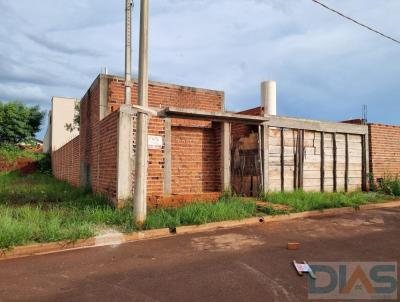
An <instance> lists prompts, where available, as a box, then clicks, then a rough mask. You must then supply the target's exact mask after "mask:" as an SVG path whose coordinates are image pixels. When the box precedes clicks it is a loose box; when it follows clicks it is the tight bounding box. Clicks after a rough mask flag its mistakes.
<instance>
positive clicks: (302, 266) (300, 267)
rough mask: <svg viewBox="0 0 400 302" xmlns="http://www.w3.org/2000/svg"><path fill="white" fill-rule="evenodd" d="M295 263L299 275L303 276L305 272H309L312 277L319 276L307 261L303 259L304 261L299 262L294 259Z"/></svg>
mask: <svg viewBox="0 0 400 302" xmlns="http://www.w3.org/2000/svg"><path fill="white" fill-rule="evenodd" d="M293 265H294V268H295V269H296V271H297V274H298V275H299V276H303V274H304V273H308V274H309V275H310V277H311V278H313V279H316V278H317V277H316V276H315V274H314V272H313V270H312V269H311V267H310V265H309V264H308V263H307V262H305V261H303V263H297V262H296V260H293Z"/></svg>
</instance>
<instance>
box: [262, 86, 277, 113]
mask: <svg viewBox="0 0 400 302" xmlns="http://www.w3.org/2000/svg"><path fill="white" fill-rule="evenodd" d="M261 106H262V107H264V115H276V82H275V81H264V82H262V83H261Z"/></svg>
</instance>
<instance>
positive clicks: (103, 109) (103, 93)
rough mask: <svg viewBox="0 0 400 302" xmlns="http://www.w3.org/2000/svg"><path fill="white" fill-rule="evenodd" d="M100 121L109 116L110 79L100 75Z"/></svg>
mask: <svg viewBox="0 0 400 302" xmlns="http://www.w3.org/2000/svg"><path fill="white" fill-rule="evenodd" d="M99 103H100V104H99V107H100V108H99V111H100V115H99V117H100V121H101V120H102V119H103V118H105V117H106V116H107V115H108V113H109V112H108V106H107V105H108V77H107V75H105V74H101V75H100V100H99Z"/></svg>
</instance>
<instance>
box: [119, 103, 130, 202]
mask: <svg viewBox="0 0 400 302" xmlns="http://www.w3.org/2000/svg"><path fill="white" fill-rule="evenodd" d="M132 140H133V119H132V107H131V106H130V105H122V106H121V107H120V109H119V119H118V145H117V148H118V156H117V196H116V199H117V202H118V206H122V205H124V202H125V201H126V200H128V199H130V198H132V180H133V178H132V173H133V156H132V153H133V143H132Z"/></svg>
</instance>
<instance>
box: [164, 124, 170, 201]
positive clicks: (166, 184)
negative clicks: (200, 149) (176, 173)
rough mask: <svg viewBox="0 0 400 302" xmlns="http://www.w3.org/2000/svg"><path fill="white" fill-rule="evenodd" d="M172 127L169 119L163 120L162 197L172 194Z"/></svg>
mask: <svg viewBox="0 0 400 302" xmlns="http://www.w3.org/2000/svg"><path fill="white" fill-rule="evenodd" d="M171 140H172V125H171V119H170V118H166V119H165V147H164V148H165V150H164V152H165V154H164V195H166V196H169V195H171V194H172V154H171V148H172V145H171V144H172V142H171Z"/></svg>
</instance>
